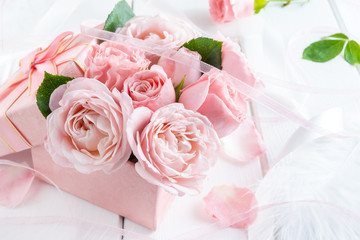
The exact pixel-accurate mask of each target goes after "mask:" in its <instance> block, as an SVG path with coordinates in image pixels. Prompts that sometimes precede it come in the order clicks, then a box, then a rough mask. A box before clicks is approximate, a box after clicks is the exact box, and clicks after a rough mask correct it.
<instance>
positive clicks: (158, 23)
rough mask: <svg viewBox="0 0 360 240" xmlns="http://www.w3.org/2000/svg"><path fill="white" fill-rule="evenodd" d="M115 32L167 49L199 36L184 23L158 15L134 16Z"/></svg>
mask: <svg viewBox="0 0 360 240" xmlns="http://www.w3.org/2000/svg"><path fill="white" fill-rule="evenodd" d="M117 32H119V33H121V34H125V35H128V36H130V37H133V38H138V39H142V40H145V41H146V42H147V43H148V44H156V45H161V46H163V47H165V48H168V49H174V48H178V47H180V46H182V45H183V44H184V43H186V42H188V41H189V40H191V39H193V38H195V37H197V36H198V35H199V34H198V33H197V32H196V31H195V30H193V29H192V28H191V27H190V25H189V24H187V23H186V22H185V21H182V20H176V21H174V20H169V19H166V18H164V17H162V16H160V15H156V16H135V17H133V18H131V19H130V20H129V21H128V22H127V23H126V25H125V26H124V28H122V29H119V30H118V31H117Z"/></svg>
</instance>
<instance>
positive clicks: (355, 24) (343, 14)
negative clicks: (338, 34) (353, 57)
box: [329, 0, 360, 41]
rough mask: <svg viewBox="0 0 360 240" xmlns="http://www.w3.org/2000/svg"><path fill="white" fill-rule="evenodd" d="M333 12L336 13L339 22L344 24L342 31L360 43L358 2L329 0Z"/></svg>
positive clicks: (357, 0)
mask: <svg viewBox="0 0 360 240" xmlns="http://www.w3.org/2000/svg"><path fill="white" fill-rule="evenodd" d="M329 3H330V4H331V6H332V8H333V11H337V12H338V13H339V15H338V16H337V17H338V18H339V21H342V22H343V24H344V27H345V28H344V29H343V30H344V31H347V32H349V33H350V34H351V35H354V36H355V37H356V40H357V41H360V28H359V22H360V14H359V12H360V1H359V0H329Z"/></svg>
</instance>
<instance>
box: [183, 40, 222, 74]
mask: <svg viewBox="0 0 360 240" xmlns="http://www.w3.org/2000/svg"><path fill="white" fill-rule="evenodd" d="M222 44H223V42H220V41H216V40H214V39H211V38H206V37H199V38H195V39H192V40H190V41H189V42H187V43H185V44H184V45H183V47H186V48H187V49H189V50H191V51H195V52H198V53H199V54H200V55H201V61H203V62H206V63H208V64H210V65H211V66H214V67H216V68H218V69H222V67H221V48H222Z"/></svg>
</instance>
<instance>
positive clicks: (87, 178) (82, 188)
mask: <svg viewBox="0 0 360 240" xmlns="http://www.w3.org/2000/svg"><path fill="white" fill-rule="evenodd" d="M31 153H32V159H33V164H34V168H35V169H36V170H37V171H40V172H41V173H43V174H45V175H46V176H48V177H50V178H51V180H52V181H53V182H54V183H55V184H56V185H57V186H58V187H60V188H61V189H62V190H64V191H66V192H69V193H71V194H73V195H75V196H78V197H80V198H82V199H85V200H87V201H89V202H91V203H94V204H96V205H98V206H100V207H103V208H105V209H107V210H109V211H112V212H114V213H117V214H119V215H121V216H123V217H126V218H128V219H130V220H132V221H134V222H137V223H139V224H141V225H143V226H145V227H147V228H150V229H152V230H156V228H157V226H158V225H159V223H160V222H161V220H162V219H163V217H164V215H165V213H166V212H167V209H168V208H169V207H170V205H171V203H172V201H173V200H174V197H175V196H174V195H172V194H170V193H168V192H166V191H165V190H164V189H163V188H161V187H158V186H156V185H153V184H150V183H149V182H147V181H146V180H144V179H143V178H141V177H140V176H139V175H138V174H137V173H136V171H135V167H134V163H132V162H130V161H128V162H126V164H125V165H124V166H122V167H121V168H120V169H119V170H117V171H115V172H113V173H111V174H106V173H104V172H103V171H96V172H93V173H91V174H82V173H80V172H78V171H76V170H75V169H73V168H63V167H61V166H59V165H57V164H56V163H54V161H53V160H52V159H51V156H50V155H49V154H48V153H47V151H46V150H45V148H44V146H43V145H38V146H36V147H33V148H32V149H31ZM39 177H40V176H39ZM40 179H42V180H44V181H47V180H45V179H43V178H41V177H40Z"/></svg>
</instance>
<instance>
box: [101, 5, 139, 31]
mask: <svg viewBox="0 0 360 240" xmlns="http://www.w3.org/2000/svg"><path fill="white" fill-rule="evenodd" d="M134 16H135V14H134V12H133V10H132V9H131V7H130V6H129V4H128V3H127V2H126V1H125V0H122V1H120V2H118V3H117V4H116V5H115V7H114V9H113V10H112V11H111V13H110V14H109V15H108V17H107V19H106V22H105V27H104V30H106V31H109V32H115V31H116V29H117V28H119V27H124V26H125V23H126V22H127V21H129V19H130V18H132V17H134Z"/></svg>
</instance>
